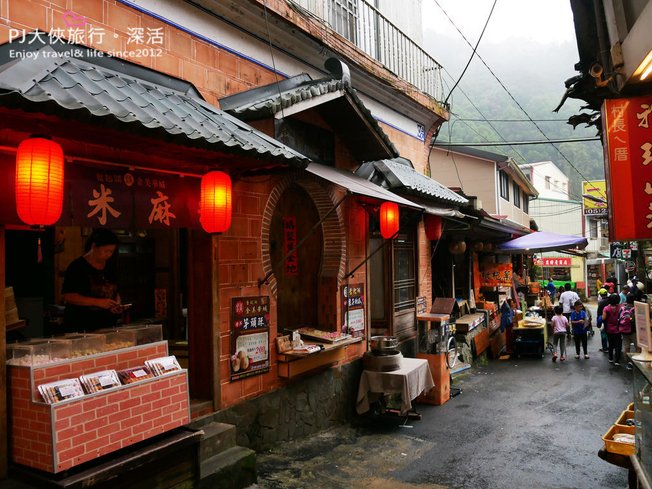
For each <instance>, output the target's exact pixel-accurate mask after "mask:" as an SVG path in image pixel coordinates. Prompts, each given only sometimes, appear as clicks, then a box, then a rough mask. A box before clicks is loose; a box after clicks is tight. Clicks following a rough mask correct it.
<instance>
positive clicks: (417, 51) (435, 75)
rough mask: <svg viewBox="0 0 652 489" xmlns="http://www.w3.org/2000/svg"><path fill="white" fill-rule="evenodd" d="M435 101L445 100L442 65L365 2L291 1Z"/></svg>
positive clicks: (364, 0)
mask: <svg viewBox="0 0 652 489" xmlns="http://www.w3.org/2000/svg"><path fill="white" fill-rule="evenodd" d="M292 1H293V3H295V4H297V5H300V6H301V7H303V8H304V9H305V10H307V11H308V12H310V13H312V14H313V15H315V16H317V17H318V18H320V19H321V20H323V21H324V22H326V23H327V24H328V25H330V27H331V28H332V29H333V30H334V31H336V32H337V33H338V34H340V35H341V36H343V37H345V38H346V39H348V40H349V41H351V42H352V43H353V44H355V45H356V46H357V47H358V48H359V49H361V50H362V51H364V52H365V53H366V54H368V55H369V56H371V57H373V58H374V59H376V60H378V61H379V62H381V63H382V64H383V65H384V66H385V67H386V68H387V69H388V70H390V71H391V72H392V73H394V74H395V75H396V76H398V77H399V78H402V79H403V80H406V81H408V82H410V83H411V84H412V85H414V86H415V87H417V88H418V89H419V90H421V91H422V92H424V93H426V94H428V95H430V96H431V97H433V98H434V99H435V100H438V101H442V100H443V99H444V97H443V94H444V89H443V83H442V78H441V65H440V64H439V63H437V61H435V59H433V58H432V57H431V56H430V55H429V54H428V53H426V52H425V51H424V50H423V49H422V48H421V47H420V46H419V45H418V44H417V43H415V42H414V41H413V40H412V39H410V37H408V36H407V35H406V34H405V33H403V32H402V31H401V30H400V29H399V28H398V27H396V26H395V25H394V24H393V23H392V22H391V21H390V20H389V19H387V17H385V16H384V15H383V14H382V13H381V12H380V11H379V10H378V9H377V8H376V7H374V6H373V5H371V4H369V3H367V2H366V0H292Z"/></svg>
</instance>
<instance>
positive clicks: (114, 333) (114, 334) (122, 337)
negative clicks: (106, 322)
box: [95, 328, 136, 351]
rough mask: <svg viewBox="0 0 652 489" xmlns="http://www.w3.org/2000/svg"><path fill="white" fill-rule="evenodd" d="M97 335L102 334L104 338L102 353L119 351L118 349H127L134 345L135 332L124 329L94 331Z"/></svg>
mask: <svg viewBox="0 0 652 489" xmlns="http://www.w3.org/2000/svg"><path fill="white" fill-rule="evenodd" d="M95 333H97V334H103V335H104V336H105V338H106V344H105V346H104V351H113V350H119V349H120V348H129V347H130V346H135V345H136V332H135V331H133V330H127V329H124V328H106V329H98V330H96V331H95Z"/></svg>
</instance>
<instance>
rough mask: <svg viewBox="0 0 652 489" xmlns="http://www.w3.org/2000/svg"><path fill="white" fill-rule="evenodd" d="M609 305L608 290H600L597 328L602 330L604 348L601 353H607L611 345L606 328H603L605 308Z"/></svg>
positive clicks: (601, 336) (601, 339) (601, 338)
mask: <svg viewBox="0 0 652 489" xmlns="http://www.w3.org/2000/svg"><path fill="white" fill-rule="evenodd" d="M608 303H609V292H607V289H600V290H599V291H598V312H597V318H596V320H595V323H596V327H597V328H598V329H599V330H600V341H601V343H602V348H600V351H601V352H602V353H607V352H608V351H609V344H608V343H607V332H606V331H605V328H603V327H602V326H603V324H602V311H604V308H605V307H606V306H607V304H608Z"/></svg>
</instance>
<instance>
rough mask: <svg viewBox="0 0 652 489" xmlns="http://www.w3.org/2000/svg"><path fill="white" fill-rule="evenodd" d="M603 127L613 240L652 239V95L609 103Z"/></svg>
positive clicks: (610, 225)
mask: <svg viewBox="0 0 652 489" xmlns="http://www.w3.org/2000/svg"><path fill="white" fill-rule="evenodd" d="M602 124H603V132H604V134H605V135H606V143H607V144H606V146H605V175H606V179H607V191H608V195H609V198H608V199H607V200H608V203H609V235H610V239H611V240H612V241H624V240H647V239H652V165H651V163H652V96H646V97H636V98H626V99H612V100H605V102H604V105H603V107H602Z"/></svg>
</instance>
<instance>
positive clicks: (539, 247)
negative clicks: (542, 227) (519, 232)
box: [498, 231, 589, 253]
mask: <svg viewBox="0 0 652 489" xmlns="http://www.w3.org/2000/svg"><path fill="white" fill-rule="evenodd" d="M588 244H589V242H588V240H587V239H586V238H584V237H580V236H569V235H566V234H556V233H548V232H545V231H537V232H534V233H530V234H526V235H525V236H521V237H520V238H516V239H513V240H511V241H507V242H505V243H502V244H501V245H499V246H498V249H499V250H500V251H505V252H507V253H522V252H527V251H531V252H534V251H537V252H543V251H562V250H583V249H584V248H586V246H587V245H588Z"/></svg>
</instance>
